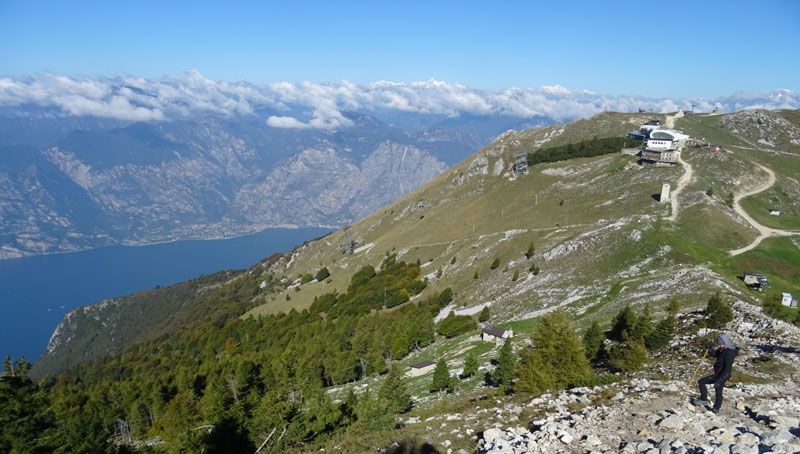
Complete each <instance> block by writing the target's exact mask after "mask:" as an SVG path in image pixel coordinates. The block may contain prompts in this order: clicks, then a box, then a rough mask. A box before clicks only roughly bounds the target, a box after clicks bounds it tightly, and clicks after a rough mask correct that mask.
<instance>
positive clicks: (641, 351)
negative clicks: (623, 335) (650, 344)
mask: <svg viewBox="0 0 800 454" xmlns="http://www.w3.org/2000/svg"><path fill="white" fill-rule="evenodd" d="M648 358H649V356H648V355H647V348H646V347H645V345H644V341H643V340H642V339H628V340H626V341H625V342H621V343H618V344H615V345H614V346H613V347H611V350H610V351H609V352H608V361H609V363H610V364H611V365H612V366H614V367H615V368H617V369H619V370H621V371H622V372H631V371H634V370H639V369H641V368H642V366H644V364H645V363H646V362H647V360H648Z"/></svg>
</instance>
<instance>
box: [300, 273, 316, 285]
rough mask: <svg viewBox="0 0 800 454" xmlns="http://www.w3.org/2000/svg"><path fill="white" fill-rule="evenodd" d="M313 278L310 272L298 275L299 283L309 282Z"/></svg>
mask: <svg viewBox="0 0 800 454" xmlns="http://www.w3.org/2000/svg"><path fill="white" fill-rule="evenodd" d="M313 280H314V276H312V275H310V274H304V275H302V276H301V277H300V283H301V284H308V283H309V282H311V281H313Z"/></svg>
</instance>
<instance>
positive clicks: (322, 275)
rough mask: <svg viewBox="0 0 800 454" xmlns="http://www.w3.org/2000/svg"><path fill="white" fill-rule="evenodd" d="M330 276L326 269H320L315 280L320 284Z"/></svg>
mask: <svg viewBox="0 0 800 454" xmlns="http://www.w3.org/2000/svg"><path fill="white" fill-rule="evenodd" d="M330 275H331V272H330V271H328V268H326V267H323V268H322V269H320V270H319V271H317V276H316V279H317V281H319V282H322V281H324V280H325V279H326V278H327V277H328V276H330Z"/></svg>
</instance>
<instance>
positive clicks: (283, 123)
mask: <svg viewBox="0 0 800 454" xmlns="http://www.w3.org/2000/svg"><path fill="white" fill-rule="evenodd" d="M267 124H268V125H270V126H272V127H273V128H296V129H303V128H307V127H308V123H303V122H302V121H300V120H298V119H297V118H294V117H276V116H274V115H273V116H271V117H269V118H267Z"/></svg>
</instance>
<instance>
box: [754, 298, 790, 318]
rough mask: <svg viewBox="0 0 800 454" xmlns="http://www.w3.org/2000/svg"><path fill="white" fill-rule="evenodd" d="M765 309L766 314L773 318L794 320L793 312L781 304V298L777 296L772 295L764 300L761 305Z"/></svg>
mask: <svg viewBox="0 0 800 454" xmlns="http://www.w3.org/2000/svg"><path fill="white" fill-rule="evenodd" d="M761 305H762V306H763V308H764V313H765V314H767V315H769V316H770V317H772V318H777V319H780V320H784V321H787V322H789V321H791V320H792V310H791V309H790V308H788V307H786V306H784V305H783V304H781V297H780V296H778V295H777V294H772V295H769V296H767V297H765V298H764V302H763V303H761Z"/></svg>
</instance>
